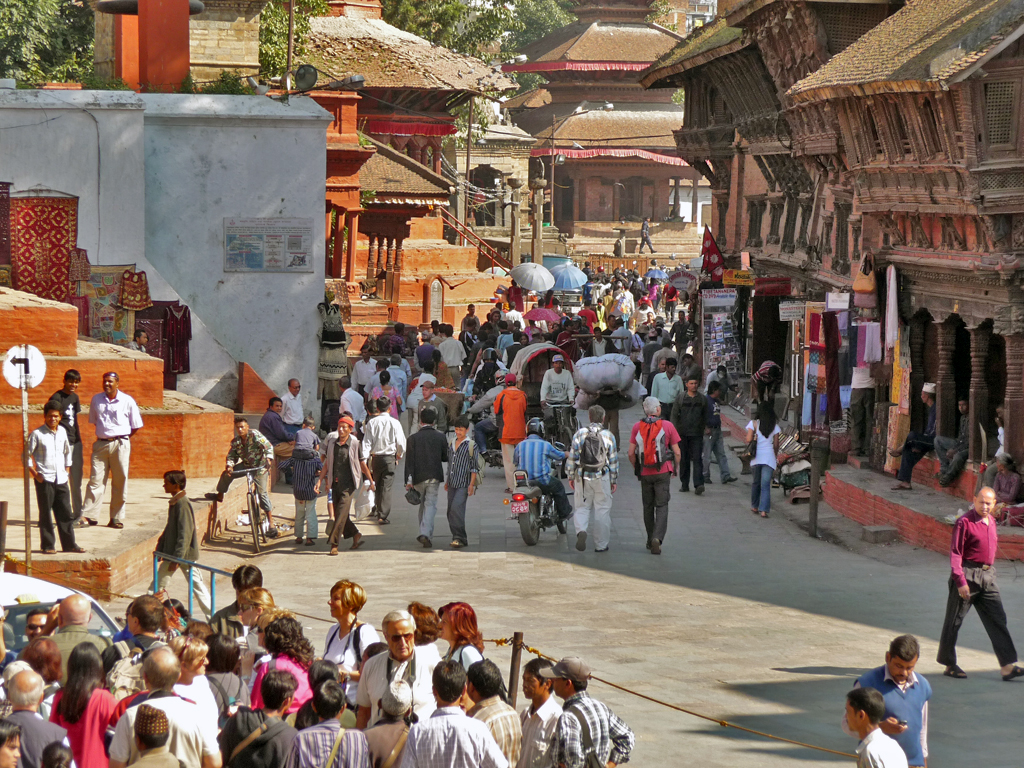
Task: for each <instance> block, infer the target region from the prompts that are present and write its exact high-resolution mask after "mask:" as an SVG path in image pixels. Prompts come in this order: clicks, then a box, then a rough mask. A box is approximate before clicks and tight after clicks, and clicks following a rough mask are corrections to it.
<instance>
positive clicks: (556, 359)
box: [551, 355, 565, 363]
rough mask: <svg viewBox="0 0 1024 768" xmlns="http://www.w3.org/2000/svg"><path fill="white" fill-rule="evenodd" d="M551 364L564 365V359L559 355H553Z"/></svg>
mask: <svg viewBox="0 0 1024 768" xmlns="http://www.w3.org/2000/svg"><path fill="white" fill-rule="evenodd" d="M551 362H552V363H564V362H565V358H564V357H562V356H561V355H555V356H554V357H552V358H551Z"/></svg>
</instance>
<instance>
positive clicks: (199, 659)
mask: <svg viewBox="0 0 1024 768" xmlns="http://www.w3.org/2000/svg"><path fill="white" fill-rule="evenodd" d="M167 645H169V646H170V648H171V650H172V651H174V655H175V656H177V657H178V661H179V662H181V677H179V678H178V682H177V683H175V684H174V692H175V693H176V694H178V695H179V696H181V697H182V698H185V699H188V700H189V701H194V702H195V703H196V706H197V707H199V713H198V714H199V717H200V722H205V723H210V722H213V723H216V722H217V720H218V719H219V718H220V708H219V707H218V706H217V699H216V698H215V697H214V695H213V689H212V688H211V687H210V681H209V680H207V679H206V665H207V664H208V663H209V662H208V661H207V659H206V654H207V653H208V652H209V647H208V646H207V645H206V642H205V641H203V640H199V639H197V638H195V637H190V636H188V635H183V636H181V637H172V638H171V639H170V640H168V641H167Z"/></svg>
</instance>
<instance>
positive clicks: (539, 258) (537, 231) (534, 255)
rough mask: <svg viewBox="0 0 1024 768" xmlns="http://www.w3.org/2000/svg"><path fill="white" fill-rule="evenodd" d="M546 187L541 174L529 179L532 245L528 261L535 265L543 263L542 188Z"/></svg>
mask: <svg viewBox="0 0 1024 768" xmlns="http://www.w3.org/2000/svg"><path fill="white" fill-rule="evenodd" d="M547 185H548V182H547V180H546V179H545V178H544V174H543V172H542V173H541V176H540V177H538V178H536V179H530V194H531V195H532V197H531V198H530V210H531V213H532V214H533V243H532V247H531V248H530V253H531V256H530V260H531V261H533V262H534V263H536V264H543V263H544V227H543V224H544V187H546V186H547Z"/></svg>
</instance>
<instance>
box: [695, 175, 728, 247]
mask: <svg viewBox="0 0 1024 768" xmlns="http://www.w3.org/2000/svg"><path fill="white" fill-rule="evenodd" d="M699 181H700V179H694V180H693V186H692V187H690V221H692V222H693V226H695V227H697V226H700V222H699V221H698V219H699V218H700V205H699V200H698V199H697V182H699ZM722 231H723V232H724V231H725V228H724V227H723V228H722ZM722 245H725V243H724V242H723V243H722Z"/></svg>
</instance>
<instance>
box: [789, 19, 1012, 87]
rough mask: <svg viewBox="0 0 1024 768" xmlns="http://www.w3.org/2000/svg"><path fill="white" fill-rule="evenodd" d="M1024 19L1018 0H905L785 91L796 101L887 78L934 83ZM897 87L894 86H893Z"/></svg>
mask: <svg viewBox="0 0 1024 768" xmlns="http://www.w3.org/2000/svg"><path fill="white" fill-rule="evenodd" d="M1022 24H1024V3H1022V2H1021V0H908V2H907V5H906V6H904V7H903V8H902V9H901V10H899V11H897V12H896V13H895V14H893V15H892V16H890V17H889V18H887V19H886V20H885V21H883V22H882V23H881V24H879V25H878V26H877V27H874V28H873V29H872V30H871V31H869V32H868V33H867V34H865V35H864V36H863V37H861V38H860V39H859V40H857V41H856V42H855V43H853V44H852V45H850V46H849V47H848V48H846V50H844V51H843V52H841V53H839V54H837V55H836V56H834V57H833V58H832V59H831V60H830V61H829V62H828V63H827V64H825V66H823V67H821V68H820V69H819V70H817V71H816V72H814V73H813V74H811V75H808V76H807V77H805V78H804V79H803V80H801V81H800V82H798V83H797V84H796V85H794V86H793V87H792V88H791V89H790V90H789V95H790V96H792V97H793V98H794V99H795V100H796V101H798V102H799V101H814V100H818V99H824V98H829V97H831V96H835V95H837V91H836V89H842V90H844V91H849V90H853V91H867V90H872V91H884V90H887V89H888V88H889V86H887V85H886V84H887V83H903V84H904V85H903V87H902V88H901V90H905V89H906V88H905V85H906V83H908V82H911V83H917V84H919V86H922V85H924V84H930V85H929V86H925V87H932V88H937V87H940V86H941V84H944V83H947V82H949V81H950V80H952V79H954V78H955V77H956V76H957V75H959V74H961V73H962V72H963V71H964V70H966V69H968V68H969V67H970V66H971V65H972V64H975V63H976V62H977V61H979V60H980V59H982V58H983V57H985V56H986V55H987V54H989V53H990V52H992V51H993V49H995V48H996V47H997V46H999V45H1000V44H1001V43H1002V42H1003V41H1004V40H1005V39H1006V37H1007V35H1009V34H1010V33H1011V32H1013V31H1014V30H1016V29H1018V28H1019V27H1020V26H1021V25H1022ZM892 87H893V88H896V87H897V86H892Z"/></svg>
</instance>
